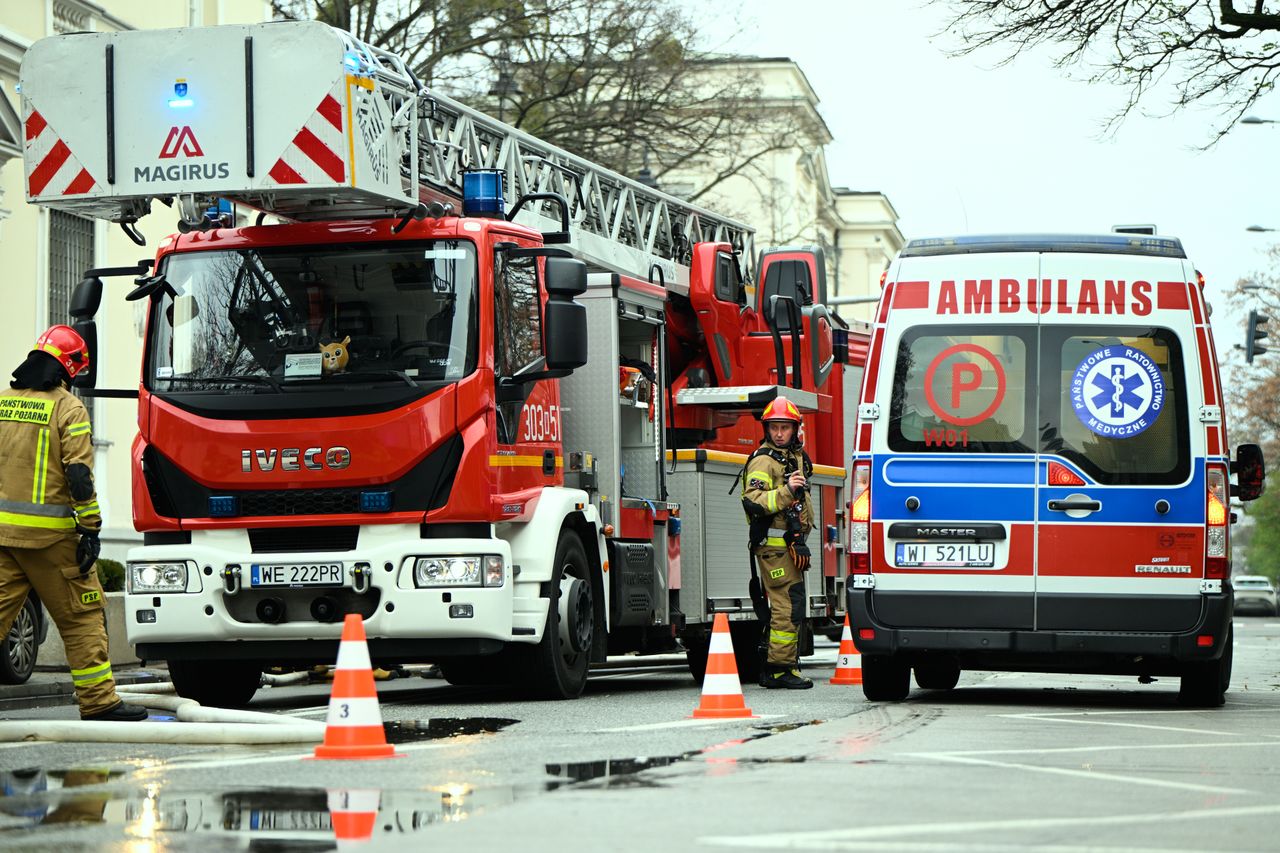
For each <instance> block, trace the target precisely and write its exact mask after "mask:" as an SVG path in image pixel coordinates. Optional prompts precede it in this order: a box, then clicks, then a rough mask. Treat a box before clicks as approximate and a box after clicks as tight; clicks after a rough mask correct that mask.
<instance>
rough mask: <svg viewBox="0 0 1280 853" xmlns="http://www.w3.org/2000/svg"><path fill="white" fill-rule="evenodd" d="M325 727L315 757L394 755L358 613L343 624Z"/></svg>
mask: <svg viewBox="0 0 1280 853" xmlns="http://www.w3.org/2000/svg"><path fill="white" fill-rule="evenodd" d="M325 726H326V728H325V730H324V743H322V744H320V746H317V747H316V752H315V756H314V757H315V758H389V757H391V756H394V755H395V754H396V750H395V747H393V746H392V745H391V744H389V743H387V736H386V734H385V733H384V732H383V730H382V714H381V713H379V711H378V691H377V690H376V689H375V688H374V686H373V667H372V666H371V665H370V663H369V646H368V645H367V644H366V643H365V637H364V622H363V621H361V619H360V614H359V613H348V614H347V618H346V621H345V622H343V623H342V642H341V643H340V644H339V645H338V665H337V666H336V667H334V673H333V693H332V694H331V695H330V697H329V717H328V719H326V720H325Z"/></svg>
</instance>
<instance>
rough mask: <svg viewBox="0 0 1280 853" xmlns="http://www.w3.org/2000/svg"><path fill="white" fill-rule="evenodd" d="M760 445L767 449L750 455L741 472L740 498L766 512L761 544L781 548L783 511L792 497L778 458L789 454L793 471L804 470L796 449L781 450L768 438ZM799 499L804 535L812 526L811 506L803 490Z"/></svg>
mask: <svg viewBox="0 0 1280 853" xmlns="http://www.w3.org/2000/svg"><path fill="white" fill-rule="evenodd" d="M760 449H761V450H765V451H768V452H766V453H759V452H757V454H758V455H753V456H752V458H751V459H750V460H749V461H748V462H747V468H746V470H745V471H744V472H743V475H742V499H743V501H750V502H751V503H753V504H755V505H756V506H758V507H760V509H761V510H762V511H763V512H764V513H767V514H768V515H769V516H770V519H769V536H768V538H767V539H766V540H765V542H764V546H765V547H770V548H784V547H786V541H785V540H784V539H783V538H782V534H783V533H785V532H786V530H787V518H786V515H785V514H784V513H785V511H786V510H787V509H788V508H789V507H790V506H791V505H792V504H793V503H795V501H796V499H795V496H794V495H792V494H791V489H790V488H788V486H787V478H786V477H785V476H784V475H783V471H784V470H785V469H784V467H783V462H780V461H779V459H785V458H786V457H788V456H789V457H791V464H790V466H788V467H790V468H791V469H792V470H794V471H804V459H803V457H802V455H801V452H800V451H799V450H791V449H788V450H783V449H781V448H779V447H776V446H775V445H773V444H770V443H769V442H765V443H763V444H761V445H760ZM801 500H802V501H803V503H802V504H801V505H800V526H801V527H802V528H803V530H804V533H805V535H808V533H809V531H810V530H812V529H813V506H812V504H811V503H810V501H809V498H808V493H805V494H804V496H803V497H802V498H801ZM775 531H776V533H775Z"/></svg>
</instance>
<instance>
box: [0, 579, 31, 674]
mask: <svg viewBox="0 0 1280 853" xmlns="http://www.w3.org/2000/svg"><path fill="white" fill-rule="evenodd" d="M39 607H40V605H39V604H37V603H36V602H35V600H34V599H32V598H31V597H30V596H28V597H27V600H26V601H24V602H22V607H21V608H20V609H19V610H18V615H17V616H15V617H14V619H13V627H11V628H10V629H9V636H7V637H5V642H4V648H3V649H2V650H0V684H26V683H27V679H29V678H30V677H31V673H32V671H33V670H35V668H36V654H37V653H38V652H39V650H40V636H39V633H38V631H39V629H40V612H39V610H38V608H39Z"/></svg>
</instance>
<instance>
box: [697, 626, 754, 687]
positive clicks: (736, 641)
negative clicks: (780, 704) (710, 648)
mask: <svg viewBox="0 0 1280 853" xmlns="http://www.w3.org/2000/svg"><path fill="white" fill-rule="evenodd" d="M763 631H764V628H763V626H762V625H761V623H760V620H759V619H749V620H747V621H746V622H730V623H729V636H730V637H731V638H732V639H733V660H734V663H735V664H737V666H738V681H740V682H741V683H743V684H756V683H758V682H759V681H760V673H761V672H762V671H763V670H764V654H763V653H762V652H761V650H760V643H761V642H762V638H763ZM702 668H703V670H704V671H705V670H706V668H707V664H706V661H703V663H702Z"/></svg>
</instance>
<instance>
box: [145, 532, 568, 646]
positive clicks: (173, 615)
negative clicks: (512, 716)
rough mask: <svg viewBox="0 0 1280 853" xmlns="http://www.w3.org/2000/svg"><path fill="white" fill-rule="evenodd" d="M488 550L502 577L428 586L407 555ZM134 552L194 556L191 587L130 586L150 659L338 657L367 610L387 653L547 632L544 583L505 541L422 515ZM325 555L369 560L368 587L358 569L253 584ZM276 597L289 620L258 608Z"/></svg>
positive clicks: (149, 556) (372, 641) (370, 631)
mask: <svg viewBox="0 0 1280 853" xmlns="http://www.w3.org/2000/svg"><path fill="white" fill-rule="evenodd" d="M484 554H498V555H500V556H501V557H502V558H503V560H504V564H505V566H506V577H505V579H504V583H503V585H502V586H500V587H478V586H455V587H430V588H423V589H419V588H417V587H415V586H414V583H413V572H412V567H411V565H408V566H407V565H406V560H408V559H409V558H410V557H414V556H468V555H476V556H479V555H484ZM128 559H129V561H130V562H145V561H155V562H166V561H183V562H186V564H187V566H188V583H187V588H186V591H185V592H180V593H163V594H155V593H149V592H138V593H128V594H126V596H125V619H126V624H127V626H128V628H127V631H128V637H129V642H130V643H133V644H135V645H137V646H138V654H139V656H140V657H142V658H144V659H157V660H158V659H212V658H238V659H259V660H268V659H274V660H304V659H329V658H331V657H332V652H333V651H334V650H336V648H337V647H336V645H335V644H336V642H337V641H338V639H339V638H340V636H341V634H342V617H343V615H345V614H346V613H359V614H360V615H361V616H362V618H363V620H364V626H365V633H366V635H367V636H368V638H369V646H370V649H371V650H374V649H378V648H379V647H383V646H385V649H383V651H384V652H385V656H384V657H382V658H381V659H383V660H393V659H400V660H424V659H430V658H431V656H433V655H435V656H451V655H463V654H485V653H488V652H490V651H496V650H497V649H499V648H501V646H502V644H504V643H506V642H536V641H537V639H538V638H539V637H540V635H541V633H542V626H543V625H545V623H546V615H547V599H545V598H540V597H539V590H538V585H537V584H518V583H516V582H515V579H514V577H513V574H514V572H513V569H512V560H511V548H510V545H509V544H508V543H507V542H506V541H504V540H501V539H496V538H494V539H422V538H421V537H420V535H419V529H418V527H417V526H416V525H382V526H378V525H370V526H366V527H363V528H361V530H360V532H359V537H358V539H357V542H356V545H355V547H354V548H353V550H351V551H341V552H331V553H320V552H312V553H254V552H253V551H252V549H251V547H250V544H249V539H248V536H247V533H246V532H245V531H244V530H210V531H193V532H192V538H191V542H190V544H173V545H144V546H142V547H139V548H134V549H131V550H130V552H129V556H128ZM322 562H341V563H343V564H344V566H346V567H347V568H348V569H350V568H351V567H353V566H354V565H355V564H356V563H362V564H367V565H368V567H369V572H368V577H369V582H368V589H367V590H363V591H362V590H361V589H359V588H358V587H357V586H356V584H355V583H354V579H353V578H352V576H351V574H350V572H348V576H347V581H346V583H345V585H344V586H342V587H302V588H282V587H269V588H251V587H248V586H247V583H248V575H249V566H250V565H252V564H253V563H280V564H288V563H322ZM227 566H240V567H241V578H242V581H243V584H242V586H241V588H240V589H239V591H238V592H234V593H232V592H229V591H228V588H227V584H226V582H225V581H224V577H223V573H224V570H225V569H226V567H227ZM321 596H327V597H329V598H331V599H333V600H335V601H336V602H337V603H338V612H337V614H336V617H335V618H333V619H332V620H331V621H323V622H322V621H319V620H318V619H317V618H316V617H315V616H314V615H313V614H312V612H311V604H312V603H314V601H315V599H317V598H319V597H321ZM265 598H276V599H278V600H279V601H280V602H281V603H282V604H283V606H284V611H285V616H284V619H283V620H282V621H278V622H264V621H262V620H261V619H260V618H259V616H258V613H257V605H258V603H260V602H261V601H262V600H263V599H265ZM460 605H461V607H460ZM468 608H469V610H468ZM464 614H465V615H464Z"/></svg>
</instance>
